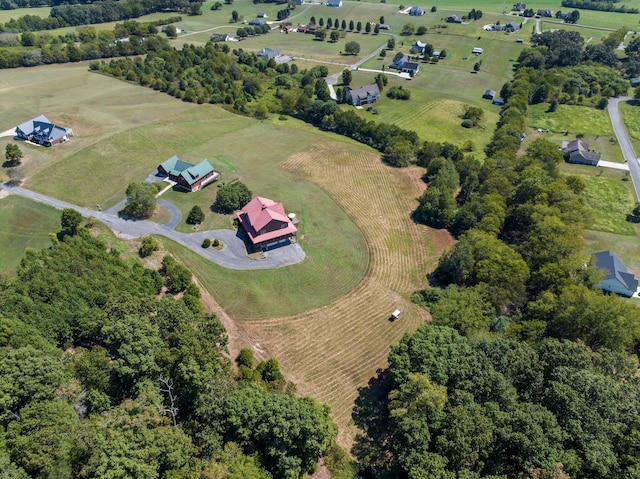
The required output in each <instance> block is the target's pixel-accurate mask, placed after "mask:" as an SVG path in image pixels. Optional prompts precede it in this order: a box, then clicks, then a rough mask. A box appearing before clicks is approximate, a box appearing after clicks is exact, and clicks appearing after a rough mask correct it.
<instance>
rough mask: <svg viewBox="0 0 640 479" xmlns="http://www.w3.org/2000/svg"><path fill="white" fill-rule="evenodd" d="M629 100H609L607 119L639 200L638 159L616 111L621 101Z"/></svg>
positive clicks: (629, 98) (625, 97)
mask: <svg viewBox="0 0 640 479" xmlns="http://www.w3.org/2000/svg"><path fill="white" fill-rule="evenodd" d="M627 100H631V97H630V96H623V97H620V98H611V99H610V100H609V108H608V110H609V117H610V118H611V124H612V125H613V131H614V132H615V134H616V138H617V139H618V144H619V145H620V149H621V150H622V154H623V156H624V159H625V161H626V162H627V165H629V172H630V173H631V180H632V181H633V187H634V189H635V190H636V198H637V199H638V200H640V164H639V163H638V157H637V156H636V152H635V151H634V150H633V146H632V145H631V141H630V140H629V136H628V135H627V130H626V129H625V127H624V124H623V123H622V119H621V118H620V112H619V111H618V103H620V102H621V101H627Z"/></svg>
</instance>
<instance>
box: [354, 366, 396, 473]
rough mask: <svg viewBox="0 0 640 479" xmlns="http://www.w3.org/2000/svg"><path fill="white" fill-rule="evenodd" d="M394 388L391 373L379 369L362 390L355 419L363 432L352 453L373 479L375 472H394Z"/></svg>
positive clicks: (356, 402)
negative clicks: (391, 424)
mask: <svg viewBox="0 0 640 479" xmlns="http://www.w3.org/2000/svg"><path fill="white" fill-rule="evenodd" d="M391 386H392V380H391V375H390V374H389V370H388V369H385V370H381V369H379V370H378V371H377V375H376V376H375V377H373V378H371V379H370V380H369V382H368V384H367V386H366V387H363V388H360V389H359V390H358V397H357V398H356V401H355V406H354V408H353V412H352V414H351V417H352V419H353V422H354V423H355V425H356V426H357V427H358V428H359V429H360V430H361V431H362V432H361V433H359V434H358V435H357V436H356V439H355V442H354V445H353V447H352V449H351V453H352V454H353V455H354V456H355V457H356V458H357V459H358V461H359V462H360V464H361V466H362V467H363V470H362V471H361V473H362V475H363V476H364V477H373V476H374V471H381V470H387V471H389V470H390V469H391V462H392V455H391V452H390V451H389V448H388V446H389V440H390V432H389V419H388V418H389V409H388V395H389V391H390V390H391Z"/></svg>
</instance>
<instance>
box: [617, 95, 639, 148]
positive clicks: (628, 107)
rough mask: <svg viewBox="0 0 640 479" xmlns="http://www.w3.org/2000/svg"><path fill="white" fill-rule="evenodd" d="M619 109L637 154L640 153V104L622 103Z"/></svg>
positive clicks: (619, 104)
mask: <svg viewBox="0 0 640 479" xmlns="http://www.w3.org/2000/svg"><path fill="white" fill-rule="evenodd" d="M618 108H619V110H620V116H622V121H623V122H624V126H625V128H626V129H627V133H628V134H629V137H630V139H631V143H632V144H633V148H634V149H635V151H636V154H637V153H638V152H640V103H637V104H636V103H635V102H620V103H618Z"/></svg>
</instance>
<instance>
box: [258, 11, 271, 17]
mask: <svg viewBox="0 0 640 479" xmlns="http://www.w3.org/2000/svg"><path fill="white" fill-rule="evenodd" d="M256 18H269V17H268V16H267V14H266V13H263V12H260V13H258V14H257V15H256Z"/></svg>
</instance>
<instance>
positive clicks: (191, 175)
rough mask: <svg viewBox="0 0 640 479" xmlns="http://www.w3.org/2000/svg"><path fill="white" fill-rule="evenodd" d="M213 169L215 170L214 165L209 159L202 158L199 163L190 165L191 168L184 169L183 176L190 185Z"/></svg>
mask: <svg viewBox="0 0 640 479" xmlns="http://www.w3.org/2000/svg"><path fill="white" fill-rule="evenodd" d="M178 161H180V160H178ZM180 163H183V162H180ZM186 164H188V163H186ZM212 171H213V166H211V163H209V160H202V161H201V162H200V163H198V164H197V165H193V166H191V165H189V168H187V169H185V170H184V171H182V177H183V178H184V179H185V180H186V181H187V183H189V185H192V184H193V183H195V182H196V181H198V180H199V179H200V178H202V177H203V176H206V175H208V174H209V173H211V172H212Z"/></svg>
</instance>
